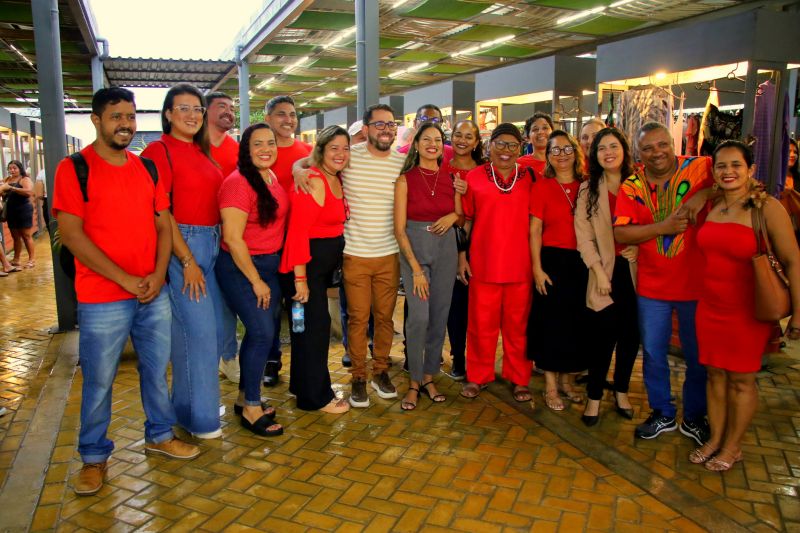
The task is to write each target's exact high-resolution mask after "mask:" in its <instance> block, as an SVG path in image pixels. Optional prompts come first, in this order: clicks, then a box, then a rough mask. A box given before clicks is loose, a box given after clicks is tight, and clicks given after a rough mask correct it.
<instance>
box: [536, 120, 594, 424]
mask: <svg viewBox="0 0 800 533" xmlns="http://www.w3.org/2000/svg"><path fill="white" fill-rule="evenodd" d="M545 154H546V157H547V166H546V167H545V169H544V178H543V179H541V180H537V181H536V183H535V184H534V186H533V191H532V192H531V197H532V199H531V223H530V233H531V241H530V250H531V259H532V264H533V280H534V285H535V288H536V292H537V293H538V294H536V295H535V296H534V300H533V305H532V307H531V312H530V316H529V321H528V358H529V359H531V360H533V361H535V363H536V367H537V368H539V369H541V370H544V377H545V392H544V400H545V404H546V405H547V407H548V408H549V409H551V410H553V411H561V410H563V409H564V402H563V401H562V399H561V395H564V396H565V397H566V398H567V399H568V400H570V401H572V402H575V403H580V402H582V401H583V398H582V397H581V395H580V394H579V393H577V392H576V391H575V390H574V388H573V385H574V383H575V374H576V373H577V372H581V371H582V370H585V369H586V367H587V361H586V349H587V336H586V335H576V334H575V325H576V324H586V323H587V317H588V310H587V309H586V283H587V279H588V271H587V270H586V265H584V264H583V261H581V256H580V254H579V253H578V250H577V239H576V237H575V204H576V201H577V197H578V188H579V187H580V185H581V180H582V177H583V154H582V153H581V149H580V147H579V146H578V142H577V141H576V140H575V139H574V138H573V137H572V136H570V135H569V134H567V133H566V132H564V131H562V130H556V131H554V132H553V133H551V134H550V140H549V142H548V143H547V149H546V152H545Z"/></svg>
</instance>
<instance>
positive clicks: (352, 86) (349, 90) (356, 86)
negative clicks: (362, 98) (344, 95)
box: [345, 85, 358, 92]
mask: <svg viewBox="0 0 800 533" xmlns="http://www.w3.org/2000/svg"><path fill="white" fill-rule="evenodd" d="M357 89H358V85H351V86H350V87H348V88H347V89H345V91H346V92H351V91H355V90H357Z"/></svg>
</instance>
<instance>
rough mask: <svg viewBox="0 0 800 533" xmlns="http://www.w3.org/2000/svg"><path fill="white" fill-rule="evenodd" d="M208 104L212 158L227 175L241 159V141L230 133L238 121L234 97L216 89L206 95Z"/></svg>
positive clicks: (223, 173)
mask: <svg viewBox="0 0 800 533" xmlns="http://www.w3.org/2000/svg"><path fill="white" fill-rule="evenodd" d="M206 105H207V106H208V111H207V113H208V137H209V140H210V141H211V158H212V159H213V160H214V161H216V162H217V164H218V165H219V167H220V168H221V169H222V175H223V177H225V176H227V175H228V174H230V173H231V172H233V171H234V170H236V164H237V162H238V161H239V143H237V142H236V141H235V140H234V138H233V137H231V136H230V135H228V132H229V131H230V130H231V129H232V128H233V126H234V123H235V121H236V118H235V114H234V106H233V99H232V98H231V97H230V96H228V95H227V94H225V93H223V92H220V91H216V92H213V93H211V94H209V95H207V96H206Z"/></svg>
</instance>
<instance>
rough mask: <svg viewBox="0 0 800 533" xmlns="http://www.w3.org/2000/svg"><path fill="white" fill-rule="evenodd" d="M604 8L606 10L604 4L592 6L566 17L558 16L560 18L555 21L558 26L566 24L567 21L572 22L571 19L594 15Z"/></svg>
mask: <svg viewBox="0 0 800 533" xmlns="http://www.w3.org/2000/svg"><path fill="white" fill-rule="evenodd" d="M605 10H606V6H598V7H594V8H592V9H587V10H585V11H580V12H578V13H575V14H574V15H570V16H568V17H562V18H560V19H558V20H557V21H556V24H557V25H559V26H560V25H561V24H566V23H567V22H572V21H573V20H578V19H582V18H586V17H588V16H591V15H594V14H596V13H602V12H603V11H605Z"/></svg>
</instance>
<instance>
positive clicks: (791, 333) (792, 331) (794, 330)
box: [786, 326, 800, 341]
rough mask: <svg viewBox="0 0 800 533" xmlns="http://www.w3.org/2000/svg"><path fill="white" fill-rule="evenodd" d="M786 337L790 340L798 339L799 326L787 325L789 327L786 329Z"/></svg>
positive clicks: (799, 336) (799, 338)
mask: <svg viewBox="0 0 800 533" xmlns="http://www.w3.org/2000/svg"><path fill="white" fill-rule="evenodd" d="M786 338H787V339H789V340H792V341H796V340H800V328H798V327H797V326H789V329H787V330H786Z"/></svg>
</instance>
